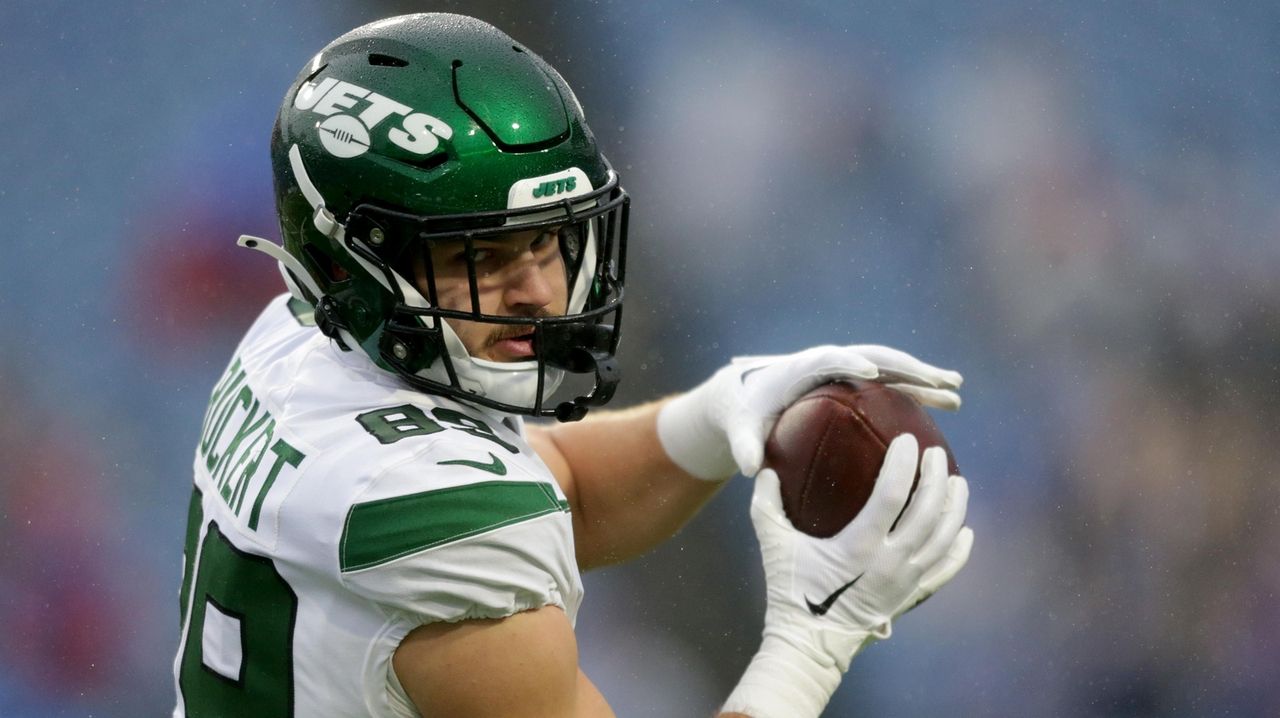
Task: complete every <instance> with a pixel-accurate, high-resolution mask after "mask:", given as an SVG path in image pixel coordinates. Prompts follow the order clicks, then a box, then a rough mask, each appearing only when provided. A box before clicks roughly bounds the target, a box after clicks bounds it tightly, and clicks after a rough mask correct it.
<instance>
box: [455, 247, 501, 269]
mask: <svg viewBox="0 0 1280 718" xmlns="http://www.w3.org/2000/svg"><path fill="white" fill-rule="evenodd" d="M474 255H475V259H476V264H480V263H481V262H484V261H486V260H489V259H491V258H492V257H493V250H491V249H481V248H479V247H477V248H476V250H475V252H474ZM453 261H454V262H455V263H457V264H462V265H465V264H466V263H467V250H465V249H464V250H462V251H460V252H458V253H457V254H454V255H453Z"/></svg>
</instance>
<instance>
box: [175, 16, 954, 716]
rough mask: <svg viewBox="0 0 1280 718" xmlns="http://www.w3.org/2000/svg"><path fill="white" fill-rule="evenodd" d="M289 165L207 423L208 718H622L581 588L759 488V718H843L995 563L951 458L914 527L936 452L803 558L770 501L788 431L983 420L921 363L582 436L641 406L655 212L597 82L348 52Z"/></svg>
mask: <svg viewBox="0 0 1280 718" xmlns="http://www.w3.org/2000/svg"><path fill="white" fill-rule="evenodd" d="M271 147H272V166H273V169H274V172H275V187H276V199H277V206H278V210H279V218H280V226H281V231H282V234H283V237H284V245H283V247H280V246H277V245H275V244H273V243H270V242H268V241H266V240H261V239H257V238H254V237H248V236H245V237H241V239H240V243H241V244H243V245H244V246H246V247H251V248H255V249H258V250H261V251H263V252H266V253H267V254H269V255H271V256H272V257H273V258H274V259H275V260H276V261H277V262H278V265H279V268H280V270H281V273H282V275H283V277H284V280H285V283H286V284H287V286H288V288H289V290H290V293H289V294H287V295H282V296H281V297H279V298H277V299H276V300H274V301H272V302H271V303H270V304H269V305H268V306H267V307H266V308H265V310H264V311H263V313H262V314H261V316H260V317H259V318H258V319H257V320H256V322H255V323H254V324H253V326H252V327H251V328H250V329H249V330H248V333H247V334H246V335H245V337H244V339H243V341H242V342H241V343H240V345H239V347H238V348H237V349H236V352H235V355H234V357H233V358H232V360H231V362H230V364H229V366H228V368H227V370H226V373H225V374H224V375H223V377H222V378H221V380H220V381H219V382H218V384H217V385H216V386H215V388H214V391H213V394H212V398H211V401H210V404H209V409H208V412H207V414H206V416H205V420H204V425H203V429H202V432H201V438H200V443H199V446H198V447H197V451H196V457H195V487H194V491H193V493H192V496H191V501H190V506H189V520H188V526H187V532H186V550H185V554H184V555H185V568H184V572H183V581H182V588H181V601H182V635H181V643H180V646H179V650H178V654H177V657H176V659H175V661H174V680H175V683H176V689H177V706H176V708H175V710H174V715H175V716H191V717H192V718H195V717H198V716H229V715H236V716H254V717H255V718H276V717H278V716H294V715H296V716H415V715H424V716H477V717H481V716H607V715H612V712H611V711H610V709H609V707H608V705H607V703H606V702H605V699H604V698H603V697H602V696H601V695H600V693H599V692H598V691H597V690H596V689H595V687H594V686H593V685H592V683H591V681H590V680H589V679H588V678H587V677H586V676H585V675H584V674H583V673H582V671H581V670H580V669H579V667H578V660H577V648H576V644H575V639H574V632H573V625H574V618H575V616H576V614H577V611H578V607H579V603H580V601H581V599H582V583H581V579H580V575H579V572H580V571H581V570H583V569H589V568H593V567H596V566H602V565H607V564H611V563H616V562H619V561H624V560H626V559H628V558H631V557H633V556H636V555H638V554H640V553H642V552H644V551H646V550H648V549H650V548H651V547H653V546H654V545H656V544H657V543H659V542H661V541H663V540H664V539H666V538H668V537H669V536H671V535H672V534H673V533H674V532H675V531H677V530H678V529H679V528H680V527H681V526H682V525H683V524H684V523H685V522H687V521H688V520H689V518H690V517H691V516H692V515H693V514H695V513H696V512H697V511H698V509H699V508H700V507H701V506H702V505H703V504H704V503H705V502H706V501H707V500H708V499H709V498H710V497H711V496H712V495H713V494H715V492H716V491H717V490H718V489H719V488H720V487H721V486H722V485H723V484H724V482H725V481H726V480H727V479H728V478H729V477H730V476H732V475H734V474H735V473H742V474H745V475H748V476H756V489H755V495H754V498H753V501H752V508H751V513H752V520H753V524H754V525H755V528H756V532H757V535H758V537H759V539H760V543H761V549H762V554H763V557H764V562H765V570H766V578H767V587H768V591H767V593H768V604H767V605H768V608H767V613H766V628H765V632H764V638H763V641H762V643H761V647H760V649H759V652H758V653H757V655H756V656H755V658H754V660H753V661H752V662H751V665H750V667H749V668H748V670H747V671H746V673H745V674H744V676H743V678H742V680H741V682H740V683H739V685H738V686H737V688H736V689H735V690H734V691H733V693H732V694H731V695H730V696H729V697H728V700H727V702H726V703H725V705H724V708H723V710H724V711H725V714H726V715H750V716H755V717H756V718H774V717H781V716H786V717H787V718H795V717H796V716H816V715H818V714H819V713H820V712H821V711H822V708H823V706H824V705H825V704H826V702H827V700H828V698H829V697H830V695H831V693H832V691H834V690H835V688H836V687H837V685H838V684H839V681H840V679H841V676H842V675H843V673H844V671H845V670H846V669H847V668H848V665H849V662H850V660H851V659H852V658H853V656H854V654H855V653H856V652H857V651H858V650H859V649H860V648H861V647H862V646H863V645H865V644H867V643H869V642H871V641H874V640H877V639H882V638H885V637H887V636H888V635H889V630H890V626H891V622H892V621H893V619H894V618H895V617H897V616H898V615H900V614H901V613H903V612H905V611H906V610H907V609H909V608H910V607H911V606H913V605H915V604H916V603H918V602H919V601H921V600H923V599H924V598H925V597H927V596H928V595H929V594H931V593H932V592H933V591H936V590H937V589H938V588H939V587H940V586H941V585H942V584H943V583H945V582H946V581H948V580H949V579H950V578H951V577H952V576H953V575H955V573H956V572H957V571H958V570H959V569H960V567H961V566H963V564H964V563H965V561H966V559H967V558H968V554H969V547H970V545H971V541H972V533H971V532H970V531H969V529H967V528H964V516H965V510H966V505H967V489H966V486H965V483H964V480H963V479H961V478H960V477H954V476H952V477H949V476H947V474H946V461H945V458H944V457H943V456H942V455H941V450H940V449H930V450H929V451H927V452H925V454H924V457H923V459H921V460H920V461H919V464H920V469H921V474H922V479H921V484H920V488H919V490H918V491H917V492H916V493H915V495H914V497H913V498H912V500H911V501H910V503H909V504H908V503H907V495H908V492H909V490H910V487H911V483H912V479H913V476H914V475H915V472H916V468H917V456H918V453H917V447H916V444H915V442H914V439H912V437H910V436H909V435H905V436H903V437H900V438H899V439H898V440H896V441H895V442H894V443H893V444H892V445H891V447H890V451H889V454H888V457H887V458H886V460H885V463H884V466H883V468H882V469H881V475H880V480H879V482H878V484H877V487H876V490H875V493H874V495H873V497H872V499H871V501H870V503H869V504H868V505H867V507H866V509H864V510H863V511H862V512H861V513H860V514H859V515H858V517H857V518H856V519H855V520H854V521H853V522H852V523H851V524H850V525H849V526H848V527H847V528H846V529H845V530H844V531H842V532H841V533H840V534H838V535H837V536H835V537H833V538H831V539H816V538H812V537H810V536H808V535H806V534H803V533H800V532H798V531H796V530H795V529H794V528H793V527H792V526H791V524H790V523H789V522H788V520H787V519H786V517H785V515H784V514H783V512H782V509H781V507H780V499H779V491H778V480H777V477H776V476H775V475H774V474H773V473H772V472H771V471H769V470H764V471H761V461H762V453H763V448H762V447H763V444H764V439H765V436H766V435H767V433H768V431H769V429H770V426H771V424H772V422H773V420H774V419H775V418H776V416H777V415H778V413H779V412H780V411H781V410H782V409H783V408H785V407H786V406H787V405H788V404H789V403H790V402H791V401H793V400H794V399H795V398H797V397H799V396H800V395H801V394H803V393H805V392H806V391H808V390H809V389H812V388H813V387H815V386H817V385H819V384H821V383H824V382H826V381H829V380H831V379H833V378H840V377H852V378H861V379H872V380H879V381H885V382H888V383H891V384H892V385H894V386H896V387H898V388H899V389H900V390H902V391H905V392H908V393H910V394H911V395H913V396H915V397H917V398H918V399H920V400H921V401H923V402H925V403H926V404H929V405H931V406H937V407H943V408H956V407H957V406H958V405H959V397H958V395H957V394H956V392H955V390H956V389H957V387H958V386H959V384H960V377H959V375H958V374H956V373H954V372H950V371H945V370H942V369H938V368H936V367H933V366H930V365H928V364H925V363H923V362H920V361H918V360H916V359H914V358H912V357H910V356H908V355H906V354H903V353H901V352H897V351H894V350H891V349H887V348H884V347H878V346H853V347H819V348H815V349H810V350H808V351H804V352H800V353H798V354H794V355H789V356H778V357H755V358H749V359H744V360H739V361H736V362H734V363H731V364H729V365H728V366H726V367H725V368H724V369H722V370H721V371H719V372H717V373H716V374H715V375H713V376H712V377H711V378H710V379H708V380H707V381H706V382H705V383H704V384H702V385H701V386H699V387H697V388H695V389H693V390H692V391H689V392H687V393H685V394H682V395H680V396H678V397H675V398H672V399H667V400H663V401H657V402H654V403H651V404H647V405H643V406H639V407H634V408H631V409H628V410H625V411H618V412H613V413H602V412H593V413H592V414H591V415H590V416H588V417H587V418H586V419H585V420H583V421H579V420H580V419H583V417H584V415H585V414H587V412H588V410H591V409H594V408H595V407H598V406H600V405H602V404H604V403H605V402H607V401H608V400H609V399H610V397H611V396H612V395H613V392H614V388H615V387H616V385H617V383H618V369H617V366H616V363H615V353H616V351H617V347H618V337H619V332H620V328H621V319H622V307H623V288H624V277H625V258H626V251H627V220H628V206H629V205H628V198H627V195H626V193H625V192H624V191H623V189H622V187H621V185H620V184H619V180H618V175H617V173H616V172H615V171H614V170H613V169H612V168H611V167H610V165H609V163H608V162H607V161H606V160H605V158H604V156H603V155H602V154H601V153H600V150H599V149H598V148H597V146H596V143H595V140H594V138H593V136H592V134H591V132H590V130H588V128H587V125H586V123H585V121H584V118H583V111H582V107H581V105H579V103H578V100H577V98H575V97H574V94H573V91H572V90H571V89H569V86H568V85H567V84H566V83H565V81H564V79H563V78H562V77H561V76H560V75H559V73H557V72H556V71H555V70H554V69H553V68H551V67H550V66H549V65H548V64H547V63H546V62H544V61H543V60H542V59H541V58H539V57H538V56H537V55H536V54H534V53H533V52H531V51H530V50H529V49H528V48H526V47H524V46H523V45H521V44H520V43H519V42H517V41H515V40H512V39H511V38H510V37H508V36H506V35H505V34H503V33H502V32H500V31H499V30H497V29H495V28H494V27H492V26H490V25H487V24H485V23H483V22H480V21H478V20H475V19H472V18H468V17H462V16H457V15H446V14H422V15H409V16H403V17H394V18H390V19H387V20H383V21H380V22H375V23H372V24H369V25H365V26H363V27H360V28H357V29H355V30H353V31H352V32H350V33H347V34H346V35H343V36H342V37H339V38H338V39H337V40H335V41H333V42H332V43H331V44H330V45H328V46H327V47H326V48H324V49H323V50H322V51H321V52H320V53H319V54H317V55H316V56H315V57H314V58H312V59H311V61H310V62H308V63H307V65H306V66H305V67H304V68H303V70H302V72H301V73H300V74H299V75H298V78H297V80H296V81H295V82H294V83H293V84H292V85H291V86H290V88H289V90H288V92H287V94H286V96H285V98H284V102H283V104H282V106H281V108H280V112H279V115H278V118H277V121H276V124H275V128H274V131H273V133H272V142H271ZM524 417H547V418H551V419H555V420H558V421H550V422H544V423H539V424H537V425H529V426H526V425H525V424H524ZM904 506H906V511H905V514H903V516H902V519H901V521H899V522H897V524H896V526H895V525H894V523H895V519H896V518H897V517H898V515H899V513H900V512H901V511H902V509H903V507H904ZM852 577H857V578H856V579H855V580H851V578H852ZM818 597H822V598H818Z"/></svg>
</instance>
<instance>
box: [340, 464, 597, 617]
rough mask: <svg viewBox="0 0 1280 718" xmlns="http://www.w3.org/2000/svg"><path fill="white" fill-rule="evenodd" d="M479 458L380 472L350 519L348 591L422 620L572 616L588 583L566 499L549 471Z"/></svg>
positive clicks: (344, 566)
mask: <svg viewBox="0 0 1280 718" xmlns="http://www.w3.org/2000/svg"><path fill="white" fill-rule="evenodd" d="M473 453H474V452H473ZM480 457H482V458H481V459H478V460H474V461H472V460H465V459H464V460H458V461H455V462H452V463H448V464H446V465H442V464H440V463H438V462H433V461H424V460H421V459H420V460H418V461H414V462H408V463H406V464H404V465H401V466H399V467H397V468H394V469H392V470H390V471H388V472H385V473H384V475H382V476H380V477H379V478H378V479H377V480H376V481H375V482H374V483H373V484H372V485H371V486H370V489H369V490H367V491H366V492H365V495H364V496H362V497H361V498H360V499H359V500H358V501H357V502H355V503H354V504H353V505H352V506H351V508H350V510H349V511H348V512H347V516H346V520H345V522H344V526H343V530H342V537H341V540H340V542H339V544H338V560H339V568H340V571H341V574H342V575H341V579H342V582H343V583H344V584H345V585H346V586H347V588H348V589H349V590H351V591H353V592H355V593H356V594H358V595H361V596H363V597H365V598H367V599H369V600H371V601H374V602H376V603H378V604H380V605H383V606H385V607H387V608H391V609H394V610H397V611H402V612H405V613H407V614H409V615H410V616H412V617H413V619H414V620H415V622H418V623H432V622H437V621H447V622H453V621H461V620H470V619H479V618H502V617H505V616H510V615H512V614H514V613H518V612H520V611H525V610H529V609H533V608H539V607H542V606H548V605H555V606H560V607H561V608H563V609H564V610H565V611H566V613H568V614H569V615H571V616H572V615H575V614H576V613H577V605H578V602H579V601H580V600H581V594H582V588H581V580H580V578H579V575H578V569H577V562H576V559H575V556H574V549H573V530H572V524H571V521H570V516H569V509H568V503H567V502H566V501H565V500H564V498H563V496H562V495H561V494H560V493H559V490H558V488H557V487H556V486H555V485H554V484H553V483H551V477H549V476H541V475H539V474H536V473H534V472H531V471H519V470H516V469H517V466H511V468H510V470H509V469H508V466H509V465H512V464H515V462H513V461H512V460H511V457H506V458H507V460H506V461H505V462H504V460H503V458H504V457H499V456H497V455H495V454H492V453H490V454H488V455H487V456H486V455H485V454H480ZM424 472H427V473H429V480H428V481H424ZM500 472H501V473H500Z"/></svg>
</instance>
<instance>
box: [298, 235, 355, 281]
mask: <svg viewBox="0 0 1280 718" xmlns="http://www.w3.org/2000/svg"><path fill="white" fill-rule="evenodd" d="M302 251H303V253H304V254H306V255H307V261H308V263H310V265H311V267H312V268H314V269H317V270H319V271H320V274H321V276H323V277H324V278H325V280H326V281H327V282H328V283H329V284H337V283H339V282H345V281H346V280H348V279H350V278H351V273H350V272H348V271H347V270H346V268H345V267H343V266H342V265H340V264H338V262H337V261H335V260H334V259H333V258H332V257H329V256H327V255H325V254H324V253H323V252H321V251H320V250H319V249H317V248H316V246H315V245H313V244H304V245H302Z"/></svg>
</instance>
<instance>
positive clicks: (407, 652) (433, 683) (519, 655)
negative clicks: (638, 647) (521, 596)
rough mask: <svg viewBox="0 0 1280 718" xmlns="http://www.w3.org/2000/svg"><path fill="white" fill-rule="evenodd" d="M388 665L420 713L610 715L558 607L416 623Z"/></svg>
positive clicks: (465, 717)
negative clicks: (498, 616)
mask: <svg viewBox="0 0 1280 718" xmlns="http://www.w3.org/2000/svg"><path fill="white" fill-rule="evenodd" d="M392 666H393V667H394V669H395V672H396V677H397V678H398V679H399V680H400V685H401V686H403V687H404V689H405V693H407V694H408V696H409V698H410V699H411V700H412V701H413V704H414V705H415V706H416V707H417V708H418V711H419V712H420V713H422V715H423V716H424V718H432V717H433V716H451V717H456V718H490V717H492V718H500V717H505V716H515V715H518V716H529V717H530V718H542V717H546V718H561V717H564V718H597V717H606V716H612V715H613V711H612V710H610V709H609V705H608V704H607V703H606V702H605V700H604V697H603V696H601V695H600V691H598V690H596V687H595V686H594V685H592V683H591V681H590V680H589V679H588V678H587V677H586V675H585V674H583V673H582V671H581V670H580V669H579V668H578V647H577V643H576V641H575V639H574V635H573V627H572V626H571V625H570V623H569V618H568V617H567V616H566V615H565V614H564V611H561V610H560V609H559V608H557V607H555V606H545V607H543V608H539V609H536V610H532V611H525V612H523V613H517V614H515V615H513V616H508V617H507V618H502V619H496V620H476V621H461V622H458V623H431V624H427V625H425V626H421V627H419V628H417V629H415V630H413V631H412V632H410V633H409V635H408V636H406V637H405V639H404V641H403V642H401V644H400V647H399V649H397V650H396V653H395V656H394V657H393V659H392Z"/></svg>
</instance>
